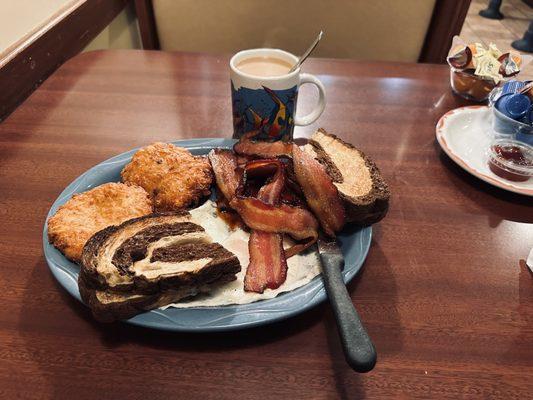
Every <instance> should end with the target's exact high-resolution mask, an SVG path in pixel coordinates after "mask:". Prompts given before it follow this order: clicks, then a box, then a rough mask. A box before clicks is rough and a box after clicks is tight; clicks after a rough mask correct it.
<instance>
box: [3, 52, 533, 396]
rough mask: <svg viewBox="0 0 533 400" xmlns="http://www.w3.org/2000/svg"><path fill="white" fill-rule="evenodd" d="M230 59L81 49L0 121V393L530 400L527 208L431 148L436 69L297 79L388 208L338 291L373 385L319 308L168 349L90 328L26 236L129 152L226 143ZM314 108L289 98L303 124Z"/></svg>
mask: <svg viewBox="0 0 533 400" xmlns="http://www.w3.org/2000/svg"><path fill="white" fill-rule="evenodd" d="M227 63H228V57H225V56H208V55H196V54H169V53H162V52H148V51H145V52H143V51H103V52H93V53H86V54H82V55H80V56H77V57H75V58H74V59H72V60H71V61H69V62H68V63H67V64H65V65H64V66H63V67H61V68H60V69H59V70H58V71H57V72H56V73H55V74H54V75H53V76H52V77H50V78H49V79H48V80H47V81H46V82H44V84H43V85H42V86H41V87H40V88H39V89H37V90H36V91H35V92H34V93H33V95H32V96H31V97H30V98H29V99H28V100H27V101H26V102H25V103H24V104H23V105H21V106H20V107H19V108H18V109H17V110H16V111H15V112H14V113H13V114H12V115H11V116H10V117H9V118H8V119H7V120H6V121H4V122H3V123H2V124H0V213H1V217H2V218H1V225H0V227H1V228H0V254H2V257H1V258H0V299H1V305H2V306H1V308H0V398H5V399H14V398H50V399H76V400H81V399H104V398H113V399H122V398H138V399H163V398H180V399H181V398H183V399H196V398H201V399H235V398H246V399H252V398H260V399H279V398H284V399H299V398H302V399H323V398H324V399H337V398H342V399H358V398H366V399H373V398H383V399H391V398H395V399H396V398H407V399H414V398H420V399H429V398H449V399H458V398H475V399H479V398H501V399H525V398H531V396H533V285H532V282H533V276H532V275H531V274H530V273H529V272H527V270H526V268H525V267H524V266H522V267H520V265H519V260H520V259H521V258H525V257H526V256H527V253H528V252H529V249H530V248H531V246H532V245H533V225H531V224H532V223H533V207H532V203H533V201H532V199H531V198H526V197H521V196H519V195H513V194H511V193H507V192H504V191H502V190H499V189H496V188H493V187H491V186H489V185H487V184H485V183H483V182H481V181H479V180H478V179H476V178H474V177H471V176H470V175H468V174H467V173H465V172H463V171H462V170H461V169H460V168H459V167H457V166H456V165H455V164H454V163H453V162H451V161H450V160H449V159H448V158H447V157H446V156H445V155H444V154H443V153H442V151H441V150H440V148H439V147H438V145H437V144H436V141H435V124H436V122H437V120H438V118H439V117H440V116H441V115H442V114H443V113H444V112H446V111H448V110H450V109H452V108H455V107H457V106H459V105H461V104H462V103H460V102H459V101H458V100H457V99H456V98H455V97H454V96H453V95H452V94H451V92H450V87H449V83H448V69H447V68H446V67H444V66H434V65H414V64H399V63H358V62H352V61H340V60H317V59H315V60H310V61H309V62H307V63H306V65H305V69H306V71H308V72H312V73H315V74H317V75H318V76H319V78H320V79H321V80H322V81H323V82H324V84H325V86H326V88H327V91H328V106H327V108H326V111H325V113H324V114H323V116H322V117H321V119H320V126H323V127H325V128H326V129H328V130H329V131H331V132H334V133H337V134H338V135H340V136H341V137H343V138H344V139H345V140H348V141H350V142H352V143H354V144H355V145H357V146H359V147H361V148H362V149H364V150H365V151H366V152H367V153H368V154H370V155H371V156H372V157H373V158H374V159H375V161H376V162H377V164H378V165H379V167H380V168H381V171H382V173H383V175H384V176H385V178H386V179H387V181H388V182H389V184H390V187H391V190H392V193H393V196H392V205H391V209H390V212H389V214H388V216H387V218H386V219H385V220H383V221H382V222H381V223H379V224H377V225H376V226H374V238H373V242H372V247H371V249H370V254H369V256H368V259H367V261H366V263H365V266H364V268H363V270H362V272H361V273H360V275H359V276H358V277H357V278H356V279H355V280H354V281H353V282H352V283H351V284H350V285H349V290H350V292H351V295H352V299H353V301H354V303H355V305H356V306H357V308H358V310H359V311H360V313H361V315H362V318H363V320H364V322H365V323H366V326H367V328H368V331H369V333H370V335H371V336H372V338H373V340H374V342H375V345H376V348H377V351H378V364H377V366H376V368H375V369H374V371H372V372H371V373H369V374H366V375H358V374H356V373H354V372H353V371H351V370H350V369H349V368H348V367H347V365H346V364H345V362H344V359H343V355H342V352H341V348H340V346H339V341H338V338H337V332H336V328H335V323H334V320H333V317H332V313H331V311H330V309H329V307H328V305H327V304H324V305H321V306H319V307H316V308H315V309H313V310H311V311H308V312H306V313H304V314H303V315H301V316H298V317H296V318H292V319H290V320H287V321H284V322H280V323H277V324H273V325H271V326H267V327H263V328H257V329H252V330H247V331H242V332H234V333H225V334H196V335H192V334H172V333H164V332H157V331H152V330H146V329H142V328H136V327H133V326H130V325H127V324H121V323H117V324H114V325H104V324H99V323H97V322H95V321H94V320H93V319H92V317H91V315H90V313H89V311H88V309H87V308H85V306H83V305H82V304H80V303H78V302H77V301H76V300H74V299H73V298H71V297H70V296H69V295H68V294H67V293H66V291H64V290H63V289H62V288H61V287H60V286H59V285H58V284H57V283H56V282H55V281H54V279H53V277H52V275H51V273H50V272H49V270H48V268H47V265H46V262H45V259H44V256H43V252H42V237H41V234H42V227H43V224H44V222H45V220H44V219H45V215H46V213H47V211H48V209H49V207H50V205H51V204H52V202H53V200H54V199H55V198H56V197H57V195H58V194H59V193H60V192H61V190H62V189H63V188H64V187H65V186H66V185H67V184H68V183H69V182H70V181H72V180H73V179H74V178H75V177H77V176H78V175H79V174H81V173H82V172H83V171H85V170H86V169H87V168H89V167H91V166H92V165H94V164H96V163H98V162H100V161H102V160H104V159H106V158H108V157H111V156H113V155H115V154H118V153H121V152H123V151H126V150H128V149H131V148H133V147H136V146H142V145H146V144H148V143H150V142H153V141H155V140H175V139H180V138H192V137H206V136H218V137H229V136H230V135H231V112H230V98H229V90H230V85H229V77H228V75H229V74H228V67H227ZM308 90H309V91H308ZM314 96H315V95H314V93H313V92H312V89H310V88H306V87H304V88H303V89H302V92H301V96H300V101H301V104H300V109H301V110H300V112H305V111H307V110H309V109H310V108H311V107H312V106H313V103H314V101H315V99H314ZM317 127H318V125H314V126H309V127H307V128H303V129H298V130H297V135H298V136H305V135H309V134H311V133H312V132H313V130H314V129H316V128H317Z"/></svg>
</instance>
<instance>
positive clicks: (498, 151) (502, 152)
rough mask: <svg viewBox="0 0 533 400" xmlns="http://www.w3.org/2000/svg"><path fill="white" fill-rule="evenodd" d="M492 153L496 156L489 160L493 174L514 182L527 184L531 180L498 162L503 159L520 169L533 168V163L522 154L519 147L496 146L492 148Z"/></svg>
mask: <svg viewBox="0 0 533 400" xmlns="http://www.w3.org/2000/svg"><path fill="white" fill-rule="evenodd" d="M492 151H493V152H494V153H495V156H494V157H491V158H490V159H489V168H490V170H491V171H492V172H494V173H495V174H496V175H498V176H500V177H502V178H504V179H507V180H510V181H514V182H525V181H527V180H529V178H530V176H527V175H523V174H520V173H515V172H512V171H509V169H510V168H508V167H505V166H503V165H502V164H501V163H499V162H498V159H501V160H505V161H508V162H511V163H512V164H514V165H516V166H518V167H533V163H532V162H531V161H530V160H528V159H527V158H526V157H525V156H524V153H522V150H521V149H520V148H519V147H518V146H512V145H509V146H502V145H494V146H492Z"/></svg>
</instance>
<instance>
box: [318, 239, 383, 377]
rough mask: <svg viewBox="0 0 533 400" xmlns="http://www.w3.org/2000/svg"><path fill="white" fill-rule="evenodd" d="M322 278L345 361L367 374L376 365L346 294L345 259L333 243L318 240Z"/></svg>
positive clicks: (370, 347)
mask: <svg viewBox="0 0 533 400" xmlns="http://www.w3.org/2000/svg"><path fill="white" fill-rule="evenodd" d="M318 254H319V255H320V261H321V263H322V278H323V280H324V286H325V288H326V293H327V294H328V297H329V301H330V304H331V307H332V309H333V314H334V315H335V319H336V320H337V328H338V331H339V336H340V339H341V343H342V349H343V351H344V357H345V358H346V362H347V363H348V365H350V367H352V369H354V370H355V371H357V372H368V371H370V370H372V369H373V368H374V366H375V365H376V359H377V354H376V349H375V347H374V344H373V343H372V340H371V339H370V337H369V336H368V333H367V332H366V330H365V328H364V326H363V323H362V322H361V319H360V318H359V315H358V314H357V311H356V309H355V307H354V305H353V303H352V299H351V298H350V295H349V294H348V290H347V289H346V285H345V284H344V280H343V279H342V272H341V271H342V269H343V268H344V257H343V255H342V252H341V249H340V248H339V246H338V244H337V242H336V240H329V239H326V238H323V237H319V239H318Z"/></svg>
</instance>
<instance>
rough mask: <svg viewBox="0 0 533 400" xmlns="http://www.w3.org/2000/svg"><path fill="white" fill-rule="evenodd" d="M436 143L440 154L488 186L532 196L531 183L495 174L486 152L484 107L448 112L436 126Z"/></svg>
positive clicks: (486, 110) (489, 138) (488, 135)
mask: <svg viewBox="0 0 533 400" xmlns="http://www.w3.org/2000/svg"><path fill="white" fill-rule="evenodd" d="M436 131H437V132H436V134H437V141H438V142H439V144H440V147H442V150H444V152H445V153H446V154H448V156H450V158H451V159H452V160H453V161H455V162H456V163H457V164H458V165H459V166H461V167H462V168H463V169H465V170H466V171H468V172H470V173H471V174H472V175H474V176H476V177H478V178H479V179H481V180H484V181H485V182H487V183H490V184H491V185H494V186H497V187H499V188H502V189H505V190H508V191H510V192H515V193H520V194H524V195H526V196H533V179H530V180H529V181H527V182H512V181H508V180H507V179H503V178H500V177H499V176H498V175H496V174H494V173H493V172H492V171H491V170H490V169H489V166H488V164H487V155H486V151H487V149H488V147H489V145H490V142H491V141H492V139H493V138H492V136H491V132H492V126H491V112H490V109H489V108H488V107H487V106H468V107H461V108H456V109H455V110H451V111H448V112H447V113H446V114H444V115H443V116H442V117H441V118H440V119H439V122H437V128H436Z"/></svg>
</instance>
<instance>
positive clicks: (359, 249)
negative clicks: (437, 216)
mask: <svg viewBox="0 0 533 400" xmlns="http://www.w3.org/2000/svg"><path fill="white" fill-rule="evenodd" d="M233 143H234V141H233V140H230V139H193V140H179V141H176V142H174V144H176V145H178V146H181V147H185V148H187V149H189V150H190V151H191V152H192V153H193V154H207V153H208V152H209V151H210V150H211V149H212V148H214V147H224V148H230V147H231V146H233ZM135 151H136V149H134V150H131V151H128V152H126V153H123V154H120V155H118V156H116V157H113V158H110V159H109V160H107V161H104V162H103V163H100V164H98V165H96V166H95V167H93V168H91V169H90V170H88V171H87V172H85V173H84V174H83V175H81V176H80V177H78V178H77V179H76V180H75V181H74V182H72V183H71V184H70V185H68V186H67V188H66V189H65V190H63V192H62V193H61V194H60V195H59V197H58V198H57V200H56V201H55V202H54V204H53V205H52V208H51V209H50V211H49V212H48V216H47V220H48V218H49V217H50V216H51V215H53V214H54V213H55V212H56V211H57V209H58V208H59V206H61V205H62V204H64V203H65V202H66V201H67V200H68V199H70V198H71V196H72V195H73V194H74V193H80V192H85V191H86V190H88V189H91V188H94V187H96V186H99V185H101V184H103V183H106V182H118V181H120V171H121V170H122V168H123V167H124V165H126V164H127V163H128V162H129V161H130V160H131V157H132V155H133V154H134V153H135ZM47 237H48V235H47V226H46V224H45V226H44V230H43V247H44V255H45V257H46V261H47V263H48V266H49V267H50V270H51V271H52V274H53V275H54V277H55V278H56V279H57V280H58V281H59V283H60V284H61V286H63V287H64V288H65V289H66V290H67V291H68V292H69V293H70V294H71V295H72V296H74V297H75V298H77V299H78V300H80V301H81V298H80V292H79V290H78V273H79V267H78V265H76V264H74V263H71V262H70V261H68V260H67V259H66V258H65V257H63V255H62V254H61V253H60V252H59V251H58V250H56V249H55V248H54V247H53V246H52V245H50V244H49V243H48V239H47ZM371 237H372V228H371V227H368V228H362V229H357V230H352V231H350V232H342V233H341V234H340V235H339V242H340V244H341V248H342V252H343V254H344V257H345V260H346V265H345V267H344V271H343V276H344V281H345V282H346V283H347V282H349V281H350V280H351V279H352V278H353V277H354V276H355V275H356V274H357V272H358V271H359V270H360V269H361V266H362V265H363V262H364V260H365V258H366V256H367V254H368V249H369V247H370V239H371ZM325 299H326V293H325V291H324V285H323V283H322V278H321V277H320V276H318V277H316V278H315V279H313V280H312V281H311V282H309V283H308V284H307V285H305V286H302V287H300V288H298V289H295V290H293V291H291V292H287V293H283V294H281V295H279V296H278V297H276V298H273V299H268V300H262V301H259V302H256V303H251V304H244V305H230V306H222V307H205V308H200V307H199V308H187V309H178V308H170V309H166V310H152V311H149V312H145V313H143V314H139V315H137V316H135V317H133V318H131V319H129V320H127V321H126V322H127V323H130V324H133V325H139V326H144V327H148V328H153V329H161V330H168V331H195V332H206V331H229V330H235V329H242V328H248V327H252V326H257V325H264V324H268V323H271V322H274V321H279V320H281V319H284V318H288V317H291V316H293V315H296V314H299V313H302V312H304V311H305V310H308V309H309V308H311V307H313V306H316V305H317V304H319V303H321V302H322V301H324V300H325Z"/></svg>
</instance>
